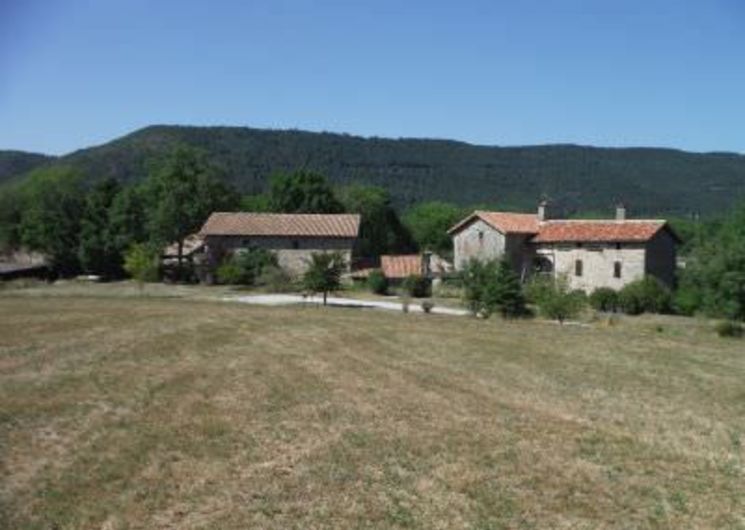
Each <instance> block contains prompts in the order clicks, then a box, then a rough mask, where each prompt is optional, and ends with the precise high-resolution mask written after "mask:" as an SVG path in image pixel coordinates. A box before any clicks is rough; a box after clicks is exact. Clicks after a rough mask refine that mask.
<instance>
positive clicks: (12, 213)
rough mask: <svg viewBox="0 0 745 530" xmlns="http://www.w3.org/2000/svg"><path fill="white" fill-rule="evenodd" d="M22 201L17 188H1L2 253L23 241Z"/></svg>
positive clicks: (0, 235) (0, 250) (0, 239)
mask: <svg viewBox="0 0 745 530" xmlns="http://www.w3.org/2000/svg"><path fill="white" fill-rule="evenodd" d="M22 201H23V198H22V196H21V193H20V192H19V191H18V189H17V188H11V187H9V186H6V187H4V188H2V189H0V253H3V252H5V251H9V250H12V249H14V248H17V247H18V246H19V245H20V243H21V234H20V230H19V228H20V223H21V215H22V213H23V202H22Z"/></svg>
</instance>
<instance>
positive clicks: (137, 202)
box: [108, 186, 150, 255]
mask: <svg viewBox="0 0 745 530" xmlns="http://www.w3.org/2000/svg"><path fill="white" fill-rule="evenodd" d="M144 193H145V191H144V190H143V188H142V186H127V187H124V188H122V189H121V191H120V192H119V193H117V195H116V196H115V197H114V200H113V201H112V202H111V207H110V208H109V226H108V232H109V238H110V243H111V245H112V246H113V248H114V252H116V253H117V254H119V255H123V254H124V253H125V252H126V250H127V249H128V248H130V247H131V246H132V245H134V244H136V243H145V242H146V241H148V239H150V237H149V234H148V232H147V225H148V223H147V218H146V213H145V198H144V197H143V195H144Z"/></svg>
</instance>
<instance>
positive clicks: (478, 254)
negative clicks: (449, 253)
mask: <svg viewBox="0 0 745 530" xmlns="http://www.w3.org/2000/svg"><path fill="white" fill-rule="evenodd" d="M505 247H506V238H505V237H504V235H503V234H502V233H501V232H499V231H498V230H495V229H494V228H493V227H491V226H490V225H488V224H486V223H485V222H484V221H482V220H481V219H476V220H475V221H474V222H472V223H471V224H470V225H468V226H466V227H465V228H463V229H461V230H460V231H459V232H458V233H457V234H455V236H454V237H453V264H454V266H455V269H456V270H462V269H463V268H464V267H465V266H466V264H467V263H468V261H470V260H472V259H478V260H481V261H488V260H492V259H497V258H501V257H502V256H503V255H504V252H505Z"/></svg>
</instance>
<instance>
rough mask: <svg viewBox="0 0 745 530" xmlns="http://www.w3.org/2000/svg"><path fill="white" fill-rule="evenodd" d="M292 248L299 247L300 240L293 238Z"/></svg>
mask: <svg viewBox="0 0 745 530" xmlns="http://www.w3.org/2000/svg"><path fill="white" fill-rule="evenodd" d="M292 248H294V249H295V250H297V249H299V248H300V241H298V240H297V239H294V240H293V241H292Z"/></svg>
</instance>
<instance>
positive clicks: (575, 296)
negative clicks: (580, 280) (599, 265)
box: [531, 276, 587, 324]
mask: <svg viewBox="0 0 745 530" xmlns="http://www.w3.org/2000/svg"><path fill="white" fill-rule="evenodd" d="M531 293H532V296H533V297H534V301H535V304H536V305H537V306H538V309H539V311H540V312H541V314H542V315H543V316H545V317H547V318H552V319H555V320H558V321H559V323H560V324H563V323H564V321H565V320H567V319H569V318H573V317H576V316H577V315H578V314H579V313H580V312H581V311H582V309H584V307H585V305H586V304H587V296H586V295H585V293H584V292H583V291H576V290H575V291H573V290H570V289H569V282H568V281H567V279H566V277H563V276H560V277H559V278H556V279H555V280H554V279H553V278H537V279H536V280H534V281H533V282H532V285H531Z"/></svg>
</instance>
